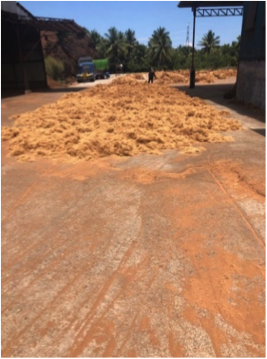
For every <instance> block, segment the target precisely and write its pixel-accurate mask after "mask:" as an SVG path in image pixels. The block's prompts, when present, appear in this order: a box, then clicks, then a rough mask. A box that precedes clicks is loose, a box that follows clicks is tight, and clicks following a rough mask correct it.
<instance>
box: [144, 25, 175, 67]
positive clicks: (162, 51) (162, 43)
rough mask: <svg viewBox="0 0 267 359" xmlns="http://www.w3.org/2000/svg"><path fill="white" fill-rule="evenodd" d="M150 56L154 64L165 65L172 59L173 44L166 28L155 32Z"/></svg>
mask: <svg viewBox="0 0 267 359" xmlns="http://www.w3.org/2000/svg"><path fill="white" fill-rule="evenodd" d="M148 46H149V56H150V58H151V60H152V63H154V64H156V65H163V64H164V63H166V61H168V60H169V59H170V54H171V49H172V42H171V39H170V35H169V32H168V31H166V29H165V28H164V27H159V28H158V29H157V30H155V31H154V32H153V34H152V36H151V38H150V40H149V43H148Z"/></svg>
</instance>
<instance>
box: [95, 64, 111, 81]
mask: <svg viewBox="0 0 267 359" xmlns="http://www.w3.org/2000/svg"><path fill="white" fill-rule="evenodd" d="M93 64H94V66H95V78H96V79H107V78H109V77H110V74H109V63H108V59H100V60H93Z"/></svg>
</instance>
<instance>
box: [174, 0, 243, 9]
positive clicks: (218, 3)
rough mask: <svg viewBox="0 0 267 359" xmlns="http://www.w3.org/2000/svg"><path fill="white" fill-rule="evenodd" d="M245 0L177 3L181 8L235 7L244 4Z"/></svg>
mask: <svg viewBox="0 0 267 359" xmlns="http://www.w3.org/2000/svg"><path fill="white" fill-rule="evenodd" d="M243 5H244V1H180V2H179V4H178V5H177V6H178V7H179V8H192V7H196V8H197V7H209V8H212V7H234V6H243Z"/></svg>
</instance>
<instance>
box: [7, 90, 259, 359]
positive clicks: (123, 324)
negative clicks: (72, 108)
mask: <svg viewBox="0 0 267 359" xmlns="http://www.w3.org/2000/svg"><path fill="white" fill-rule="evenodd" d="M220 86H221V84H220ZM230 86H231V84H228V85H227V86H226V87H228V88H229V87H230ZM226 87H225V88H226ZM190 91H193V90H190ZM197 91H198V92H197ZM209 91H210V92H209ZM196 93H197V96H200V97H201V96H205V97H207V101H209V102H210V103H212V104H213V105H214V106H215V107H218V108H220V109H221V108H225V109H228V110H229V108H230V111H231V117H235V118H237V119H239V120H240V121H242V122H243V124H244V128H245V129H244V130H243V131H238V132H235V133H231V135H232V136H233V137H234V140H235V141H234V142H231V143H223V144H206V145H205V147H206V151H205V152H202V153H201V154H199V155H183V154H181V153H179V152H178V151H173V150H172V151H165V152H164V153H163V154H162V155H160V156H154V155H139V156H135V157H132V158H116V157H113V156H112V157H109V158H105V159H101V160H97V161H93V162H88V163H79V164H75V165H66V164H64V165H62V164H61V165H55V164H52V163H51V162H49V161H38V162H31V163H18V162H16V160H15V159H14V158H10V157H8V149H7V145H6V144H5V143H4V144H3V145H2V356H3V357H37V356H38V357H78V356H81V357H86V356H87V357H185V356H190V357H215V356H218V357H264V356H265V137H264V133H265V132H263V131H264V129H265V123H263V122H262V121H263V119H264V117H265V114H264V113H263V112H260V111H258V110H256V109H253V108H247V107H244V106H242V105H240V104H237V103H235V104H233V103H230V102H229V101H226V100H223V102H222V101H221V88H219V87H218V85H217V87H216V85H213V87H212V86H206V87H205V86H204V85H203V86H201V87H200V86H199V87H198V88H196V89H194V95H196ZM208 93H210V96H208ZM215 93H217V96H215ZM62 94H63V93H62ZM58 95H59V94H58V92H54V93H51V94H47V95H43V94H29V95H26V96H23V98H20V99H17V100H16V99H14V98H13V99H5V100H3V101H2V106H3V107H2V121H3V122H2V125H3V124H5V123H10V124H11V123H12V121H11V122H10V120H7V116H8V115H10V114H11V113H12V112H13V113H14V112H15V111H18V110H19V112H23V111H27V110H29V109H34V108H36V107H38V106H40V105H41V104H43V103H44V102H45V101H48V102H49V101H52V100H56V99H58V97H57V96H58ZM44 96H47V97H44ZM53 96H54V97H53ZM18 100H19V101H20V102H17V101H18ZM224 101H225V102H224ZM5 106H6V107H5ZM35 106H36V107H35ZM233 106H234V108H233ZM252 129H253V130H252ZM255 129H260V130H262V131H258V132H257V131H255Z"/></svg>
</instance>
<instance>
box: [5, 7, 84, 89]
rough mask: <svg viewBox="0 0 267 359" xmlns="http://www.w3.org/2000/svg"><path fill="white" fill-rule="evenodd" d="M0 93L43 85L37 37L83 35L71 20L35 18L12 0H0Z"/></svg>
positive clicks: (45, 85) (44, 79)
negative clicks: (0, 52) (0, 69)
mask: <svg viewBox="0 0 267 359" xmlns="http://www.w3.org/2000/svg"><path fill="white" fill-rule="evenodd" d="M1 20H2V21H1V30H2V35H1V41H2V44H1V49H2V56H1V66H2V78H1V96H5V94H6V93H8V94H9V93H11V92H12V93H25V92H28V91H30V90H34V89H41V88H45V87H47V80H46V71H45V65H44V56H43V49H42V42H41V36H47V35H46V34H47V33H48V32H51V31H52V32H55V33H60V32H61V33H65V34H69V33H71V34H73V33H75V34H76V35H77V37H79V36H83V35H84V30H83V29H82V28H81V27H80V26H78V25H77V24H76V23H75V22H74V21H73V20H68V19H54V18H46V17H35V16H33V15H32V14H31V13H30V12H29V11H27V10H26V9H25V8H24V7H23V6H22V5H20V4H19V3H16V2H15V1H1Z"/></svg>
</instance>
